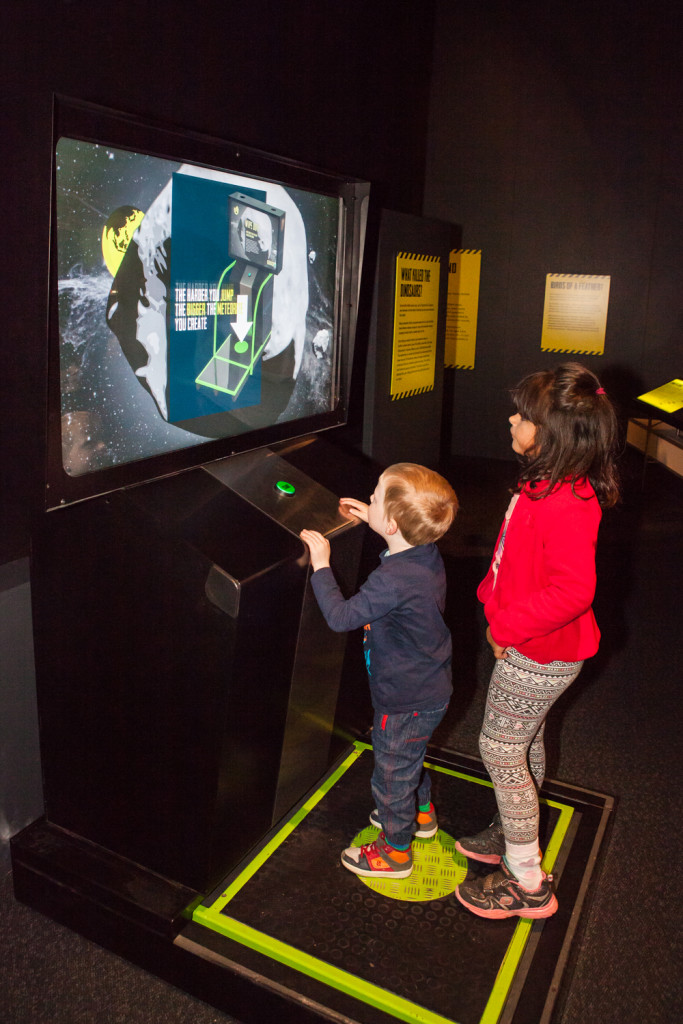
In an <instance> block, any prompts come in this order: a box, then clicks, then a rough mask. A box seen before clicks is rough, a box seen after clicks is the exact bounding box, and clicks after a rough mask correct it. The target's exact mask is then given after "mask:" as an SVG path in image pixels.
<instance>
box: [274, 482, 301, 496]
mask: <svg viewBox="0 0 683 1024" xmlns="http://www.w3.org/2000/svg"><path fill="white" fill-rule="evenodd" d="M275 490H276V491H279V492H280V494H289V495H292V494H296V487H295V486H294V484H290V482H289V480H278V482H277V483H276V484H275Z"/></svg>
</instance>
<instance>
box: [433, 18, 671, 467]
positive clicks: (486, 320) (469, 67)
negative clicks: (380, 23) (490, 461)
mask: <svg viewBox="0 0 683 1024" xmlns="http://www.w3.org/2000/svg"><path fill="white" fill-rule="evenodd" d="M680 19H681V14H680V4H679V3H678V2H675V3H674V2H673V0H665V2H664V3H660V4H650V3H647V4H645V3H644V2H642V0H633V2H631V3H628V4H625V3H622V2H616V0H603V2H602V3H596V2H594V0H591V2H590V3H586V2H582V0H579V2H578V3H574V4H571V5H569V6H567V5H562V4H549V3H541V2H538V0H530V2H527V3H522V4H519V3H511V2H503V0H490V2H488V3H481V2H478V0H460V2H458V3H452V2H451V0H438V2H437V20H436V31H435V40H436V43H435V60H434V69H433V84H432V90H433V91H432V108H431V115H430V126H429V146H428V157H427V171H426V190H425V206H424V213H425V214H426V215H427V216H431V217H438V218H441V219H444V220H450V221H454V222H456V223H459V224H461V225H462V231H463V241H462V244H463V247H465V248H471V249H481V250H482V271H481V293H480V307H479V323H478V336H477V358H476V368H475V370H474V371H464V370H461V371H455V383H454V392H455V394H454V420H453V447H454V451H455V452H456V453H459V454H463V453H464V454H467V453H472V454H477V455H486V456H493V457H497V456H503V455H505V453H506V452H507V450H508V446H509V438H508V435H507V430H506V427H507V423H506V416H507V415H509V413H510V412H511V410H510V409H509V407H508V405H509V403H508V401H507V396H506V394H505V389H506V388H508V387H509V386H510V385H512V384H514V383H515V382H516V381H517V380H518V379H519V378H520V377H521V376H523V375H524V374H525V373H527V372H530V371H532V370H535V369H541V368H545V367H546V366H551V365H556V364H557V363H559V362H560V361H562V359H564V358H571V357H565V356H558V355H557V354H550V353H547V354H546V353H541V351H540V343H541V327H542V316H543V301H544V291H545V275H546V274H547V273H561V274H564V273H568V274H609V275H610V276H611V291H610V303H609V312H608V319H607V335H606V343H605V354H604V356H601V357H586V358H584V357H575V358H581V359H583V361H584V362H586V363H587V364H589V365H590V366H591V367H592V368H593V369H594V370H595V371H596V372H597V373H598V374H599V375H600V376H601V377H602V380H603V383H604V384H605V386H606V387H607V388H608V390H609V391H610V392H611V393H612V394H613V395H616V396H617V398H618V399H619V400H620V401H621V404H622V408H623V409H624V411H626V409H627V406H628V399H629V398H630V397H631V396H634V395H638V394H639V393H642V391H645V390H646V389H649V388H650V387H655V386H657V385H659V384H662V383H665V382H666V381H668V380H671V379H672V378H674V377H681V376H683V288H682V287H681V280H682V277H683V272H682V270H681V267H682V266H683V190H682V187H681V186H682V185H683V104H682V103H681V100H682V99H683V85H682V82H683V79H682V76H681V71H680V67H681V53H683V47H682V45H681V44H682V42H683V34H682V33H681V20H680Z"/></svg>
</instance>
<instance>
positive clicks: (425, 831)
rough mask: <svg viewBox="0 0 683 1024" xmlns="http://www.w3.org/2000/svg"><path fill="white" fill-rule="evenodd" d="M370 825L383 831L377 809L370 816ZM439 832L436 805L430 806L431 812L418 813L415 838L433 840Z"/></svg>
mask: <svg viewBox="0 0 683 1024" xmlns="http://www.w3.org/2000/svg"><path fill="white" fill-rule="evenodd" d="M370 824H371V825H374V826H375V828H378V829H379V830H380V832H381V831H382V828H383V826H382V822H381V821H380V820H379V812H378V811H377V808H376V807H375V809H374V811H373V812H372V814H371V815H370ZM438 831H439V823H438V822H437V820H436V811H435V810H434V804H430V805H429V811H418V814H417V818H416V819H415V822H414V823H413V836H414V837H415V838H416V839H431V838H432V836H435V835H436V833H437V832H438Z"/></svg>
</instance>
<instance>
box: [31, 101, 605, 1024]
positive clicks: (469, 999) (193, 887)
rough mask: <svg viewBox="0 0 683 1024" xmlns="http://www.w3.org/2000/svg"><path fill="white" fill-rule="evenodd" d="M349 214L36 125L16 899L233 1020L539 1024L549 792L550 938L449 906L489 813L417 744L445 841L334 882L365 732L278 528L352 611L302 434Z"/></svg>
mask: <svg viewBox="0 0 683 1024" xmlns="http://www.w3.org/2000/svg"><path fill="white" fill-rule="evenodd" d="M368 200H369V186H368V184H367V183H366V182H363V181H358V180H356V179H351V178H348V177H344V176H342V175H336V174H330V173H328V172H323V171H320V170H316V169H314V168H310V167H307V166H302V165H300V164H297V163H295V162H292V161H287V160H283V159H280V158H276V157H274V156H271V155H269V154H266V153H262V152H258V151H254V150H249V149H247V148H245V147H241V146H238V145H234V144H231V143H226V142H224V141H222V140H216V139H212V138H208V137H204V136H199V135H196V134H194V133H188V132H178V131H175V130H173V129H170V128H168V127H166V126H159V125H152V124H148V123H145V122H142V121H139V120H137V119H135V118H131V117H129V116H124V115H120V114H117V113H114V112H111V111H105V110H102V109H100V108H97V107H94V106H90V105H87V104H82V103H75V102H73V101H68V100H65V99H58V100H56V102H55V117H54V168H53V221H52V237H51V281H50V296H51V300H50V325H49V338H48V341H49V349H48V362H49V372H48V382H47V403H46V408H47V431H46V438H47V442H46V449H47V460H46V474H45V476H46V489H45V494H46V498H45V507H44V510H42V511H41V512H39V513H38V514H37V516H36V519H35V522H34V524H33V529H32V551H31V589H32V598H33V614H34V632H35V654H36V674H37V696H38V708H39V716H40V743H41V757H42V767H43V783H44V799H45V813H44V815H43V817H42V818H41V819H40V820H38V821H37V822H35V823H33V824H32V825H30V826H29V827H28V828H26V829H24V830H23V831H22V832H21V833H19V835H17V836H15V837H14V839H13V841H12V861H13V874H14V883H15V891H16V894H17V896H18V898H19V899H21V900H23V901H24V902H26V903H27V904H29V905H31V906H33V907H36V908H37V909H39V910H41V911H43V912H45V913H47V914H49V915H51V916H54V917H55V918H56V919H57V920H59V921H61V922H63V923H65V924H67V925H69V926H70V927H72V928H75V929H76V930H78V931H79V932H81V933H82V934H84V935H86V936H88V937H89V938H92V939H94V940H95V941H97V942H99V943H101V944H102V945H104V946H106V947H108V948H110V949H112V950H114V951H115V952H116V953H118V954H120V955H123V956H125V957H127V958H129V959H130V960H132V961H133V962H135V963H137V964H140V965H142V966H143V967H145V968H146V969H148V970H150V971H153V972H155V973H156V974H158V975H159V976H161V977H163V978H165V979H167V980H169V981H171V982H173V983H174V984H176V985H179V986H181V987H183V988H184V989H186V990H187V991H188V992H191V993H193V994H195V995H197V996H199V997H200V998H202V999H205V1000H207V1001H209V1002H211V1003H213V1004H214V1005H215V1006H217V1007H219V1008H221V1009H223V1010H225V1011H226V1012H228V1013H230V1014H231V1015H234V1016H235V1017H237V1018H238V1019H239V1020H241V1021H245V1022H252V1021H255V1022H261V1021H265V1020H272V1021H278V1022H283V1021H292V1022H297V1024H299V1022H305V1021H334V1022H337V1024H339V1022H342V1021H359V1022H368V1024H387V1022H390V1021H395V1020H404V1021H416V1022H417V1021H422V1022H426V1021H429V1022H432V1024H437V1022H456V1021H457V1022H458V1024H469V1022H472V1024H479V1022H487V1024H494V1022H497V1021H503V1020H507V1021H509V1022H517V1024H522V1022H523V1021H527V1020H528V1021H531V1020H534V1021H536V1022H537V1021H539V1020H541V1016H539V1012H542V1011H543V1007H544V1006H548V1005H551V1004H552V998H550V1003H549V1002H548V1000H549V996H548V978H550V979H551V980H552V978H555V979H558V978H559V976H561V971H562V966H563V963H564V962H565V961H566V958H567V955H568V953H567V951H568V944H569V942H570V941H571V936H572V934H573V931H574V929H575V917H574V916H573V915H574V911H575V910H576V908H577V907H578V906H580V902H581V900H582V898H583V893H584V892H585V886H586V884H587V881H586V878H587V876H586V864H591V865H592V863H593V862H594V852H595V850H596V848H597V846H596V844H599V839H600V837H601V835H602V832H603V831H604V826H605V820H606V814H608V813H609V807H608V798H603V797H601V796H599V795H596V794H586V793H585V792H583V791H582V792H579V791H577V790H574V789H572V788H571V787H568V786H564V787H561V786H556V787H555V789H554V790H553V791H552V792H550V793H549V795H548V796H547V798H546V800H545V802H544V811H543V821H542V826H543V829H544V839H545V849H546V858H547V859H546V869H551V868H554V869H555V870H556V871H558V870H560V871H561V872H562V884H563V893H564V896H563V900H562V901H561V908H562V909H561V912H560V913H558V914H557V915H556V918H554V919H552V920H550V921H548V922H545V923H543V922H536V923H534V924H533V925H532V924H531V923H530V922H523V921H515V920H511V921H506V922H500V923H499V925H500V926H499V927H498V928H497V930H496V938H495V941H493V942H489V937H488V933H489V932H490V925H489V923H488V922H485V921H484V922H482V921H481V920H479V919H477V918H474V917H473V916H472V915H469V914H467V912H466V911H465V910H463V908H461V907H460V906H459V904H458V903H457V901H456V900H455V898H454V897H453V895H452V894H453V889H454V887H455V885H456V884H457V882H458V881H459V880H460V879H462V878H464V876H465V873H466V871H467V870H468V865H467V864H466V862H465V861H464V859H463V858H462V857H460V855H458V854H456V853H455V849H454V840H453V838H452V835H451V832H452V833H453V834H456V829H457V830H458V832H460V833H462V834H467V833H468V832H469V833H471V832H472V831H474V830H476V828H478V827H480V825H481V821H482V820H483V819H484V818H485V816H486V815H487V814H488V813H489V810H490V809H491V807H492V793H491V787H490V783H489V782H488V780H487V779H486V776H485V773H484V772H483V770H482V766H481V764H480V763H479V762H477V761H476V760H475V759H472V758H466V757H463V756H460V755H455V754H453V753H452V752H451V753H448V752H443V751H439V750H433V749H431V748H430V758H431V761H430V763H431V764H432V767H433V769H434V772H435V774H436V776H437V781H436V789H437V791H438V794H439V813H440V821H441V822H442V823H443V824H444V828H443V830H441V831H440V832H439V834H438V837H437V838H436V839H435V840H434V841H433V842H419V843H417V842H416V844H415V845H416V852H415V861H416V871H415V872H414V877H412V876H411V879H409V880H406V883H401V885H400V891H394V890H393V889H392V887H391V885H390V884H388V885H382V884H381V883H377V882H374V883H373V885H374V886H375V888H373V886H372V885H369V884H366V882H365V880H361V879H359V878H358V877H356V876H354V875H351V874H350V873H349V872H346V871H345V870H344V869H343V868H342V867H341V865H340V864H339V852H340V850H341V848H342V846H343V845H345V844H346V843H348V839H349V836H350V835H353V834H354V832H357V831H358V825H359V822H358V816H359V814H361V815H362V813H363V810H362V808H363V798H360V797H359V794H361V793H362V794H369V777H370V772H371V761H372V757H371V747H370V745H369V742H368V741H369V734H368V731H367V730H368V728H369V725H370V722H371V718H370V715H369V713H368V706H367V697H365V702H364V700H363V699H361V698H358V699H357V700H356V699H348V694H347V698H346V699H343V694H341V693H340V684H341V681H342V677H343V676H344V674H345V673H346V674H347V676H348V673H349V670H348V655H347V654H346V641H345V637H344V635H343V634H342V635H337V634H333V633H332V632H331V631H330V630H329V629H328V628H327V626H326V624H325V622H324V620H323V618H322V615H321V613H320V611H319V609H318V607H317V604H316V602H315V599H314V597H313V594H312V589H311V587H310V586H309V573H310V564H309V558H308V553H307V550H306V548H305V546H304V545H303V544H302V542H301V540H300V538H299V532H300V530H301V529H302V528H304V527H308V528H312V529H317V530H319V531H321V532H322V533H323V534H325V535H326V536H327V537H328V538H329V540H330V544H331V550H332V564H333V567H334V570H335V574H336V576H337V578H338V580H339V582H340V586H341V587H342V589H343V590H344V591H345V592H346V593H347V594H349V595H350V594H351V593H352V592H353V590H354V589H355V588H356V586H357V580H358V568H359V562H360V559H361V554H362V546H363V540H364V537H365V534H366V531H365V529H364V527H363V526H362V524H359V522H358V520H357V519H355V518H354V517H352V516H350V515H348V514H346V513H345V512H344V511H343V510H341V509H340V505H339V495H340V494H343V493H348V491H346V492H345V490H341V488H342V487H343V488H348V487H349V486H354V487H355V486H357V485H358V483H359V480H360V479H361V477H362V473H361V472H360V471H358V470H357V469H353V468H351V469H349V463H348V460H347V461H346V462H345V458H346V456H344V455H343V453H342V450H341V448H336V447H335V446H334V445H333V444H330V443H328V442H326V441H325V440H322V439H321V435H324V434H325V432H326V431H328V430H330V429H331V428H334V427H335V426H340V425H342V424H343V423H344V422H345V421H346V418H347V411H348V404H349V390H350V382H351V369H352V363H353V350H354V335H355V328H356V317H357V312H358V299H359V291H360V280H361V266H362V253H363V246H364V232H365V224H366V218H367V206H368ZM358 460H359V461H361V460H360V456H359V457H358ZM373 472H374V470H373ZM368 493H369V492H368ZM351 675H353V676H354V679H355V681H356V682H357V683H358V686H359V692H363V693H365V689H366V683H365V680H364V678H363V673H362V664H361V670H360V672H359V673H356V674H355V675H354V673H353V670H352V671H351ZM345 679H346V677H345ZM345 685H346V682H345ZM368 809H370V808H368ZM446 825H448V826H449V828H446ZM376 833H377V830H376V829H372V828H370V827H368V828H365V829H362V830H361V831H360V832H359V833H358V835H357V837H356V839H357V841H358V842H363V841H370V840H371V839H372V838H373V837H374V836H375V835H376ZM551 861H552V863H551ZM385 881H386V880H385ZM390 881H391V880H389V882H390ZM397 884H398V883H393V885H394V886H395V885H397ZM483 931H486V933H487V936H486V942H484V938H483ZM541 940H542V941H541ZM484 946H486V950H487V953H486V955H485V956H483V955H482V950H483V948H484ZM549 970H550V974H548V971H549ZM558 972H559V974H558ZM535 978H543V979H544V981H543V982H542V983H540V985H539V984H537V983H536V982H535V980H534V979H535ZM551 988H552V986H551ZM539 1006H540V1008H541V1010H540V1011H539Z"/></svg>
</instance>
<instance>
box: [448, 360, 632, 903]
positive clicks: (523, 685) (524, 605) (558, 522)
mask: <svg viewBox="0 0 683 1024" xmlns="http://www.w3.org/2000/svg"><path fill="white" fill-rule="evenodd" d="M512 397H513V401H514V403H515V407H516V412H515V414H514V416H511V417H510V433H511V435H512V448H513V451H515V452H516V453H517V454H518V455H519V456H520V459H521V462H522V472H521V474H520V477H519V482H518V485H517V489H516V492H515V493H514V494H513V496H512V500H511V502H510V505H509V507H508V510H507V512H506V515H505V520H504V522H503V525H502V527H501V530H500V534H499V537H498V541H497V543H496V547H495V553H494V556H493V561H492V563H491V567H490V569H489V571H488V573H487V574H486V577H485V578H484V580H483V581H482V582H481V584H480V585H479V589H478V591H477V594H478V597H479V600H480V601H481V602H482V603H483V605H484V614H485V615H486V619H487V622H488V629H487V631H486V637H487V640H488V642H489V644H490V646H491V648H492V650H493V653H494V655H495V657H496V663H495V668H494V670H493V675H492V676H491V682H490V684H489V691H488V696H487V701H486V710H485V712H484V722H483V725H482V730H481V735H480V737H479V750H480V752H481V756H482V758H483V760H484V764H485V765H486V769H487V771H488V773H489V775H490V777H491V780H492V782H493V787H494V791H495V794H496V802H497V804H498V814H496V816H495V818H494V819H493V821H492V822H491V824H490V825H489V827H488V828H487V829H485V830H484V831H483V832H480V833H479V834H478V835H476V836H467V837H464V838H462V839H460V840H459V841H458V842H457V843H456V844H455V845H456V848H457V849H458V850H459V851H460V852H461V853H463V854H465V856H467V857H470V858H472V859H473V860H478V861H482V862H483V863H485V864H492V865H498V869H497V870H496V871H494V872H493V874H491V875H488V876H487V877H485V878H475V879H472V880H467V881H465V882H463V883H462V884H461V885H459V886H458V888H457V889H456V895H457V897H458V899H459V900H460V902H461V903H462V904H463V905H464V906H465V907H467V909H468V910H471V911H472V912H473V913H475V914H478V915H479V916H480V917H490V918H499V917H512V916H519V917H549V916H550V915H551V914H554V913H555V911H556V910H557V899H556V898H555V894H554V893H553V890H552V887H551V884H550V883H551V880H552V879H551V877H550V876H547V875H545V874H544V873H543V871H542V870H541V852H540V849H539V845H538V795H537V793H538V789H540V786H541V784H542V782H543V777H544V774H545V752H544V747H543V729H544V724H545V718H546V715H547V714H548V711H549V710H550V708H551V706H552V705H553V703H554V702H555V701H556V700H557V698H558V697H559V696H560V694H562V693H563V692H564V691H565V690H566V689H567V687H568V686H569V684H570V683H572V682H573V681H574V679H576V677H577V675H578V674H579V672H580V670H581V666H582V665H583V662H584V659H585V658H590V657H591V655H593V654H595V652H596V651H597V649H598V643H599V640H600V631H599V629H598V627H597V623H596V621H595V616H594V615H593V609H592V607H591V604H592V601H593V596H594V593H595V545H596V541H597V535H598V526H599V524H600V518H601V515H602V508H609V507H610V506H612V505H614V504H615V503H616V501H617V499H618V497H619V490H618V483H617V477H616V472H615V467H614V457H615V451H616V443H617V421H616V416H615V413H614V409H613V407H612V404H611V402H610V400H609V399H608V397H607V395H606V394H605V391H604V389H603V388H602V387H601V386H600V382H599V381H598V379H597V377H596V376H595V375H594V374H593V373H591V371H590V370H587V369H586V368H585V367H584V366H580V365H579V364H578V363H565V364H564V365H563V366H559V367H558V368H557V369H556V370H544V371H541V372H540V373H533V374H531V375H530V376H529V377H526V378H525V379H524V380H523V381H522V382H521V383H520V384H519V385H518V386H517V387H516V388H515V389H514V390H513V392H512Z"/></svg>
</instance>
